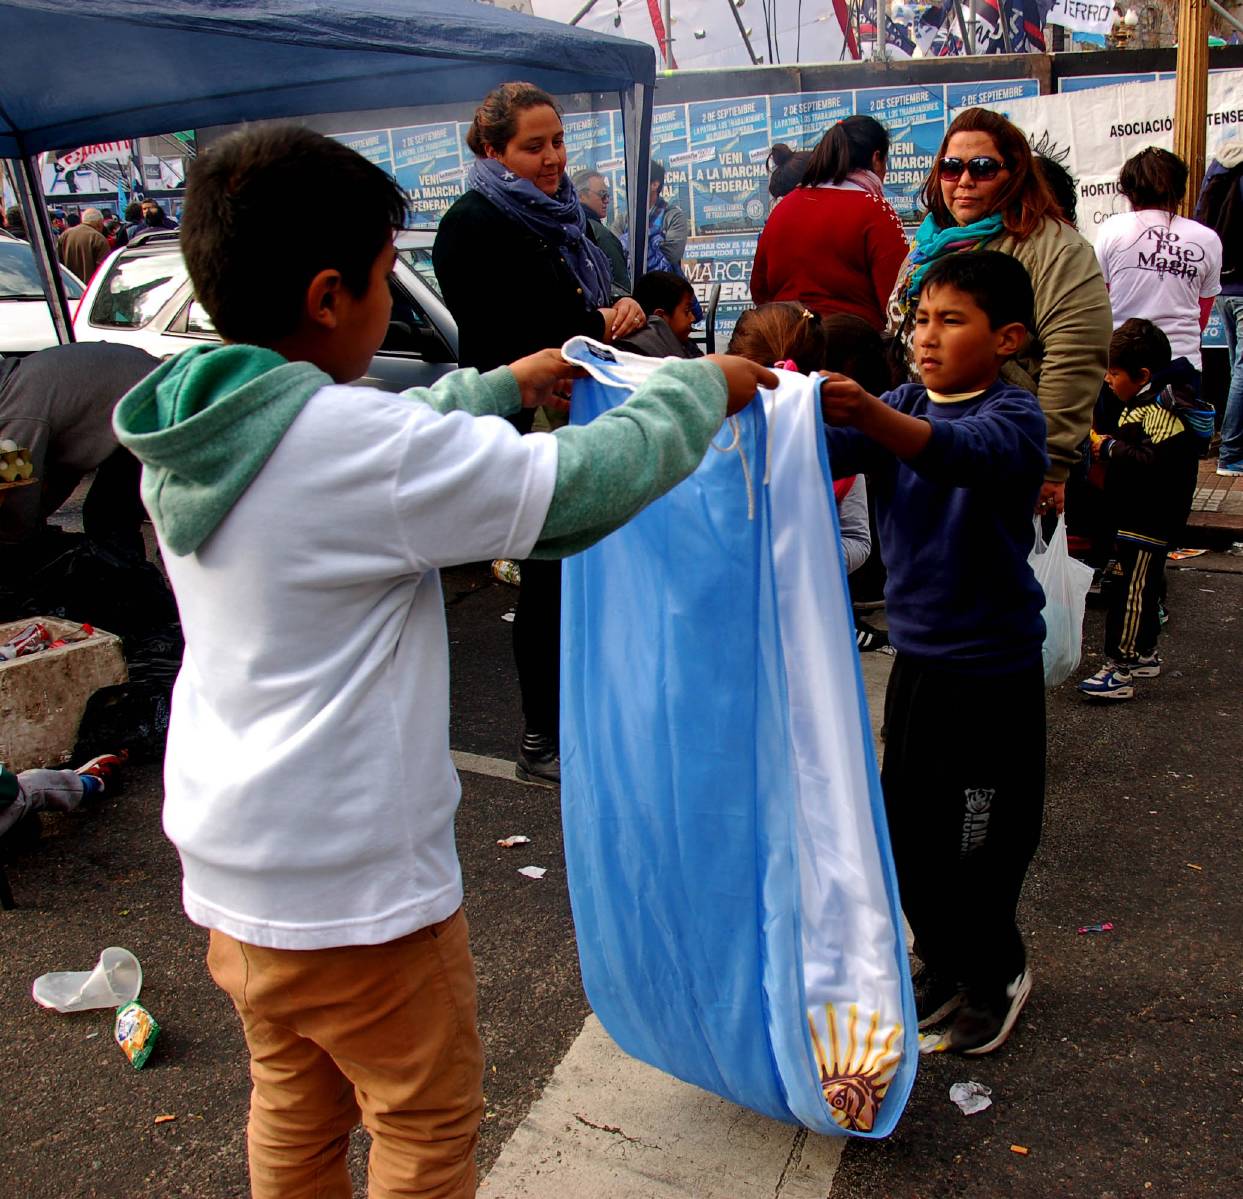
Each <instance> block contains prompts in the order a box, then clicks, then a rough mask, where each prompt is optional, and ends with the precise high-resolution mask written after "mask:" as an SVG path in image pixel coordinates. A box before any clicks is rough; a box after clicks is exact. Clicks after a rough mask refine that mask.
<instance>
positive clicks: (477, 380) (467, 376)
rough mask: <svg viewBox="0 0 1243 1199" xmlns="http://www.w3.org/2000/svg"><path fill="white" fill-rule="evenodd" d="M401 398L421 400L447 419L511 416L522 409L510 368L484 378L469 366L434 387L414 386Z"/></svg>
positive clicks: (454, 372)
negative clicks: (460, 415)
mask: <svg viewBox="0 0 1243 1199" xmlns="http://www.w3.org/2000/svg"><path fill="white" fill-rule="evenodd" d="M402 395H404V396H408V397H409V398H410V399H413V400H422V401H423V403H425V404H427V405H428V407H430V408H433V409H434V410H435V411H436V412H439V413H440V415H441V416H444V415H445V414H446V413H449V412H465V413H467V414H468V415H470V416H512V415H513V414H514V413H515V412H518V411H520V410H521V408H522V393H521V392H520V391H519V390H518V380H517V379H515V378H514V373H513V371H511V370H510V369H509V367H507V366H498V367H497V368H496V370H493V371H488V372H487V374H483V375H481V374H480V373H479V372H478V371H477V370H474V369H473V368H470V367H467V368H466V369H463V370H457V371H452V372H451V373H450V374H447V375H445V376H444V377H443V378H440V379H437V380H436V382H435V383H433V384H432V385H431V387H412V388H410V390H409V391H403V392H402Z"/></svg>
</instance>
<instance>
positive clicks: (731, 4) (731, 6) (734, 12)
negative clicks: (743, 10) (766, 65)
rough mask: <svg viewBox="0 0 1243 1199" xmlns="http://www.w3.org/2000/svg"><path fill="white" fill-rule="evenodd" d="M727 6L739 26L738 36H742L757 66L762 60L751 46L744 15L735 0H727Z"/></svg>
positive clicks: (753, 62)
mask: <svg viewBox="0 0 1243 1199" xmlns="http://www.w3.org/2000/svg"><path fill="white" fill-rule="evenodd" d="M725 7H726V8H728V9H729V12H730V16H732V17H733V18H734V24H735V25H737V26H738V36H739V37H741V38H742V44H743V45H744V46H746V48H747V53H748V54H749V55H750V56H751V65H752V66H753V67H754V66H757V65H758V64H759V61H760V60H759V58H758V57H757V56H756V53H755V50H754V49H753V48H752V46H751V39H750V37H748V36H747V27H746V26H745V25H744V24H743V23H742V16H741V15H740V14H739V12H738V7H737V5H736V4H735V3H734V0H725Z"/></svg>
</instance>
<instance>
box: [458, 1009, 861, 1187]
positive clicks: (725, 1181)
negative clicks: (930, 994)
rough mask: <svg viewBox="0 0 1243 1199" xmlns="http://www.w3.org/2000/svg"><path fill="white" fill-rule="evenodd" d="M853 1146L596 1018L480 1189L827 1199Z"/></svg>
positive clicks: (580, 1037) (515, 1133)
mask: <svg viewBox="0 0 1243 1199" xmlns="http://www.w3.org/2000/svg"><path fill="white" fill-rule="evenodd" d="M844 1146H845V1138H841V1137H823V1136H817V1135H816V1134H814V1133H809V1132H807V1131H806V1130H804V1129H801V1128H794V1127H792V1126H791V1125H789V1124H780V1123H778V1122H777V1121H776V1120H769V1119H767V1118H766V1117H764V1116H758V1115H756V1114H755V1113H754V1112H751V1111H747V1110H746V1109H745V1108H741V1107H737V1106H736V1105H735V1104H732V1103H729V1102H727V1101H726V1100H724V1099H721V1098H718V1097H717V1096H716V1095H710V1094H708V1093H707V1092H706V1091H701V1090H699V1089H698V1088H697V1087H692V1086H688V1085H687V1084H686V1083H683V1082H679V1081H678V1080H677V1079H676V1078H671V1077H670V1076H669V1075H668V1074H663V1073H661V1071H659V1070H654V1069H653V1068H652V1067H651V1066H645V1065H644V1064H643V1063H642V1062H639V1061H636V1060H635V1059H634V1058H632V1057H628V1056H627V1055H626V1054H624V1053H623V1052H622V1051H621V1050H620V1049H618V1048H617V1046H616V1045H615V1044H614V1043H613V1041H612V1040H611V1039H610V1037H609V1035H608V1034H607V1033H606V1032H605V1031H604V1029H603V1028H602V1027H601V1025H600V1022H599V1021H598V1020H597V1019H596V1018H595V1016H589V1017H588V1018H587V1022H586V1024H585V1025H584V1026H583V1031H582V1032H581V1033H580V1034H579V1035H578V1039H577V1040H576V1041H575V1042H574V1044H573V1045H571V1046H570V1051H569V1053H567V1054H566V1056H565V1057H564V1058H563V1059H562V1061H561V1064H560V1065H559V1066H558V1067H557V1069H556V1071H555V1073H554V1074H553V1076H552V1081H551V1082H549V1084H548V1086H547V1087H545V1088H544V1093H543V1095H541V1096H540V1098H539V1099H538V1100H537V1101H536V1102H535V1105H534V1106H533V1107H532V1108H531V1110H530V1112H529V1113H528V1114H527V1117H526V1119H525V1120H523V1122H522V1123H521V1124H520V1125H519V1126H518V1129H517V1130H516V1131H515V1132H514V1134H513V1136H512V1137H510V1139H509V1141H508V1142H507V1143H506V1145H505V1148H504V1150H503V1151H502V1153H501V1156H500V1157H499V1158H498V1159H497V1161H496V1164H495V1165H494V1166H493V1167H492V1169H491V1170H490V1171H489V1173H488V1175H487V1177H486V1178H485V1179H484V1180H483V1182H482V1183H481V1184H480V1186H479V1194H480V1196H481V1199H583V1197H584V1196H590V1199H774V1196H776V1197H778V1199H826V1197H827V1196H828V1194H829V1190H830V1188H831V1187H832V1185H833V1175H834V1173H835V1172H836V1170H837V1164H838V1162H839V1160H840V1159H841V1155H842V1149H843V1147H844Z"/></svg>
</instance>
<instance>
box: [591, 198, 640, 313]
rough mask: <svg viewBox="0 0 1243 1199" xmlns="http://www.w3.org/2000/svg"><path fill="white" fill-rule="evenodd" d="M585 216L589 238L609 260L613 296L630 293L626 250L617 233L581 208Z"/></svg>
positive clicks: (615, 297)
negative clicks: (589, 233) (589, 231)
mask: <svg viewBox="0 0 1243 1199" xmlns="http://www.w3.org/2000/svg"><path fill="white" fill-rule="evenodd" d="M583 216H585V217H586V218H587V228H588V229H589V230H591V239H592V241H594V242H595V243H596V245H598V246H599V247H600V249H602V250H603V251H604V253H605V255H606V256H607V257H608V260H609V270H610V271H611V272H612V274H613V298H614V299H617V297H618V296H628V295H629V294H630V268H629V267H628V266H627V265H626V251H625V248H624V247H623V246H622V244H621V242H620V241H618V239H617V235H616V234H615V233H613V231H612V230H611V229H609V227H608V226H607V225H606V224H605V223H604V222H603V221H602V220H600V219H599V218H598V217H596V216H595V215H593V214H592V213H590V212H588V211H587V209H586V208H584V209H583Z"/></svg>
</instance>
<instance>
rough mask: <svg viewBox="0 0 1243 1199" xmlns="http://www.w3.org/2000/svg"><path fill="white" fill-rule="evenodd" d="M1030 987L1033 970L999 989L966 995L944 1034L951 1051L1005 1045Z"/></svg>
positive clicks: (971, 1051)
mask: <svg viewBox="0 0 1243 1199" xmlns="http://www.w3.org/2000/svg"><path fill="white" fill-rule="evenodd" d="M1031 990H1032V972H1031V971H1030V970H1024V971H1023V973H1022V974H1020V975H1019V976H1018V978H1016V979H1015V980H1014V981H1013V982H1012V983H1009V984H1008V985H1007V986H1005V987H1004V988H1003V989H1002V990H1000V991H995V992H992V993H987V994H986V993H980V994H978V995H975V994H972V995H968V997H967V1001H966V1003H964V1004H963V1006H962V1007H961V1008H959V1009H958V1015H957V1016H955V1017H954V1023H953V1024H951V1025H950V1030H949V1032H948V1033H947V1034H946V1043H947V1047H948V1049H949V1050H950V1052H951V1053H969V1054H981V1053H992V1052H993V1050H994V1049H998V1048H1000V1047H1001V1046H1002V1045H1004V1044H1005V1042H1006V1038H1007V1037H1008V1036H1009V1035H1010V1031H1011V1029H1013V1028H1014V1025H1015V1021H1017V1020H1018V1018H1019V1013H1020V1012H1021V1011H1022V1010H1023V1005H1024V1004H1025V1003H1026V1002H1027V997H1028V996H1029V995H1030V994H1031Z"/></svg>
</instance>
